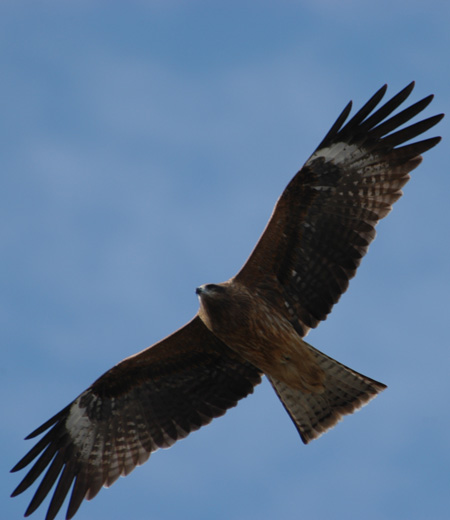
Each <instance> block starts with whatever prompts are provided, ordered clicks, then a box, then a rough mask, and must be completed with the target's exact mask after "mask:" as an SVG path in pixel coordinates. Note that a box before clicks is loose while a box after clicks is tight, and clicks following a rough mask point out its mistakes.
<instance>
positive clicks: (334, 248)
mask: <svg viewBox="0 0 450 520" xmlns="http://www.w3.org/2000/svg"><path fill="white" fill-rule="evenodd" d="M386 88H387V87H386V85H385V86H383V87H382V88H381V89H380V90H379V91H378V92H376V93H375V95H374V96H373V97H372V98H371V99H370V100H369V101H368V102H367V103H366V104H365V105H364V106H363V107H362V108H361V109H360V110H359V111H358V112H357V113H356V114H355V115H354V116H353V117H352V118H351V119H350V120H349V121H348V122H347V123H345V120H346V119H347V117H348V115H349V113H350V109H351V103H350V104H349V105H347V107H346V108H345V109H344V111H343V112H342V113H341V115H340V116H339V117H338V119H337V121H336V122H335V123H334V125H333V126H332V128H331V129H330V131H329V132H328V133H327V135H326V136H325V138H324V139H323V141H322V142H321V143H320V145H319V147H318V148H317V150H316V151H315V152H314V153H313V155H312V156H311V157H310V158H309V160H308V161H307V162H306V164H305V165H304V166H303V168H302V169H301V170H300V171H299V172H298V173H297V174H296V175H295V177H294V178H293V179H292V180H291V182H290V183H289V184H288V186H287V188H286V189H285V190H284V192H283V194H282V195H281V197H280V199H279V200H278V202H277V204H276V206H275V209H274V212H273V214H272V216H271V219H270V220H269V223H268V225H267V227H266V229H265V231H264V233H263V234H262V236H261V238H260V240H259V242H258V243H257V245H256V247H255V249H254V250H253V252H252V254H251V255H250V257H249V259H248V260H247V262H246V264H245V265H244V267H243V268H242V269H241V271H240V272H239V273H238V274H237V275H236V280H237V281H239V282H241V283H243V284H245V285H247V286H249V287H250V286H251V287H254V286H258V284H260V285H261V287H267V288H268V290H269V291H270V292H272V293H273V292H274V291H275V292H277V293H279V294H281V297H282V298H283V300H284V306H285V308H286V312H287V313H288V315H289V319H290V320H291V322H292V323H293V325H294V326H295V328H296V330H297V331H298V333H299V334H300V335H302V336H305V335H306V334H307V333H308V331H309V330H310V329H311V328H313V327H316V326H317V325H318V324H319V323H320V321H321V320H324V319H326V317H327V315H328V314H329V313H330V312H331V309H332V307H333V305H334V304H335V303H337V301H338V300H339V298H340V296H341V295H342V294H343V293H344V292H345V291H346V289H347V287H348V284H349V280H350V279H351V278H353V276H354V275H355V273H356V270H357V268H358V266H359V265H360V262H361V259H362V258H363V256H364V255H365V254H366V253H367V250H368V247H369V245H370V243H371V242H372V241H373V239H374V238H375V226H376V224H377V223H378V221H379V220H380V219H382V218H384V217H385V216H386V215H387V214H388V213H389V212H390V211H391V209H392V205H393V203H394V202H395V201H396V200H397V199H399V198H400V196H401V195H402V191H401V189H402V187H403V186H404V185H405V184H406V182H407V181H408V180H409V175H408V173H409V172H410V171H411V170H413V169H414V168H415V167H416V166H418V164H419V163H420V161H421V157H420V154H422V153H424V152H426V151H427V150H429V149H430V148H432V147H433V146H435V145H436V144H437V143H438V142H439V141H440V137H434V138H431V139H425V140H422V141H418V142H415V143H412V144H406V145H404V146H401V145H403V144H404V143H405V142H407V141H409V140H411V139H414V138H416V137H417V136H419V135H420V134H422V133H423V132H425V131H427V130H429V129H430V128H431V127H433V126H434V125H435V124H436V123H438V122H439V121H440V120H441V119H442V117H443V114H440V115H436V116H433V117H430V118H428V119H425V120H423V121H420V122H418V123H415V124H412V125H410V126H407V127H406V128H403V129H400V130H399V129H398V127H399V126H400V125H403V124H405V123H407V122H409V121H410V120H411V118H413V117H414V116H416V115H417V114H419V113H420V112H421V111H422V110H424V109H425V108H426V107H427V106H428V104H429V103H430V102H431V100H432V99H433V96H428V97H426V98H424V99H422V100H421V101H418V102H417V103H414V104H413V105H411V106H410V107H408V108H406V109H404V110H402V111H400V112H398V113H397V114H396V115H393V116H392V117H390V118H389V119H386V118H388V117H389V116H391V114H392V113H393V112H394V111H395V110H396V109H398V108H399V106H400V105H401V104H402V103H403V102H404V101H405V100H406V99H407V98H408V96H409V95H410V94H411V92H412V90H413V88H414V83H411V84H410V85H408V86H407V87H406V88H404V89H403V90H402V91H401V92H399V93H398V94H397V95H396V96H394V97H393V98H392V99H391V100H389V101H388V102H387V103H385V104H384V105H383V106H381V107H380V108H378V110H376V111H375V112H374V110H375V108H376V107H377V105H378V104H379V103H380V101H381V99H382V98H383V96H384V94H385V92H386ZM344 123H345V124H344ZM270 277H272V280H273V283H272V285H270V284H268V283H267V279H268V278H270ZM272 297H273V294H272Z"/></svg>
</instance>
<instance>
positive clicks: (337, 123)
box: [317, 101, 353, 150]
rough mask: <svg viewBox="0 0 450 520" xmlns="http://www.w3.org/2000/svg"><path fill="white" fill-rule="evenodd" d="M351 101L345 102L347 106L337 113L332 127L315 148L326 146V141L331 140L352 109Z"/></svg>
mask: <svg viewBox="0 0 450 520" xmlns="http://www.w3.org/2000/svg"><path fill="white" fill-rule="evenodd" d="M352 106H353V102H352V101H349V102H348V103H347V106H346V107H345V108H344V110H343V111H342V112H341V113H340V114H339V116H338V118H337V119H336V121H335V122H334V123H333V125H332V127H331V128H330V130H329V131H328V133H327V135H326V136H325V137H324V138H323V139H322V141H321V143H320V144H319V146H318V147H317V150H318V149H319V148H323V147H325V146H327V143H328V141H331V140H332V139H333V137H334V136H335V135H336V134H337V133H338V132H339V130H340V129H341V127H342V125H343V124H344V122H345V120H346V119H347V117H348V116H349V114H350V112H351V110H352Z"/></svg>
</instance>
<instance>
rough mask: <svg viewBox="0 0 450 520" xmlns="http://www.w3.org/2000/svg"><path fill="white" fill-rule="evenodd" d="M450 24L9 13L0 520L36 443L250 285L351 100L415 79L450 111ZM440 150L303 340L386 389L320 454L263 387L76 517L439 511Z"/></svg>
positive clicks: (101, 7) (447, 363)
mask: <svg viewBox="0 0 450 520" xmlns="http://www.w3.org/2000/svg"><path fill="white" fill-rule="evenodd" d="M36 4H39V5H36ZM449 24H450V4H447V3H445V2H442V1H433V0H431V1H427V2H425V1H411V2H408V7H407V8H406V7H405V3H404V2H400V1H389V2H387V1H385V0H380V1H378V2H365V1H358V0H347V1H346V0H342V1H341V2H334V1H331V0H306V1H303V2H294V1H277V2H249V1H245V0H244V1H243V0H241V1H240V2H233V1H231V2H227V3H226V4H225V3H221V4H219V2H206V1H204V2H203V1H195V0H192V1H190V2H181V1H171V0H165V1H162V0H161V1H147V2H145V1H140V2H139V1H134V2H133V1H130V2H96V1H90V2H88V1H84V2H83V1H79V2H54V1H43V2H39V3H37V2H31V1H28V2H25V1H24V2H21V1H14V2H13V1H6V0H5V1H4V2H2V3H1V6H0V27H1V30H0V40H1V45H0V60H1V70H2V75H1V80H0V92H1V99H2V110H1V123H0V128H1V132H2V152H1V155H0V157H1V158H0V161H1V164H2V166H1V170H2V173H3V174H2V179H1V190H0V199H1V204H0V212H1V218H0V222H1V227H0V229H1V240H0V255H1V264H2V274H1V291H0V306H1V313H0V319H1V327H0V331H1V332H0V334H1V344H2V349H3V354H4V358H3V360H4V362H3V364H2V366H1V368H0V391H1V395H2V396H3V399H2V403H1V407H2V417H3V421H2V428H1V430H0V446H1V448H0V463H1V468H2V471H1V472H0V489H1V490H2V493H1V498H0V509H1V511H2V516H3V517H4V518H8V519H14V518H20V517H21V516H22V515H23V513H24V511H25V509H26V506H27V504H28V502H29V500H30V499H31V497H32V493H30V492H28V493H26V494H25V495H21V496H20V497H19V498H16V499H14V500H12V499H9V498H8V496H9V493H10V492H11V491H12V489H13V488H14V487H15V486H16V485H17V483H18V482H19V478H20V475H17V474H16V475H10V474H9V473H8V470H9V468H11V467H12V466H13V465H14V464H15V463H16V462H17V460H18V459H19V458H20V457H21V456H22V455H23V454H24V453H25V451H26V450H28V449H29V448H30V447H31V446H32V443H31V442H24V441H23V437H24V436H25V435H26V434H28V433H29V432H30V431H31V430H33V429H34V428H35V427H36V426H38V425H39V424H41V423H42V422H44V421H45V420H46V419H47V418H49V417H50V416H51V415H53V414H54V413H55V412H57V411H58V410H60V409H61V408H62V407H63V406H65V405H66V404H67V403H68V402H70V401H71V400H72V399H73V398H74V397H75V396H76V395H78V394H79V393H80V392H81V391H82V390H84V389H85V388H86V387H87V386H89V385H90V384H91V383H92V382H93V380H94V379H96V378H97V377H98V376H99V375H100V374H102V373H103V372H104V371H106V370H107V369H108V368H110V367H111V366H112V365H114V364H115V363H116V362H118V361H119V360H121V359H122V358H124V357H126V356H128V355H130V354H133V353H134V352H137V351H138V350H141V349H143V348H145V347H146V346H148V345H150V344H152V343H154V342H155V341H157V340H158V339H161V338H162V337H164V336H166V335H167V334H169V333H170V332H172V331H173V330H175V329H176V328H178V327H179V326H181V325H182V324H183V323H185V322H186V321H188V320H189V319H190V317H191V316H193V315H194V313H195V312H196V310H197V299H196V295H195V293H194V289H195V287H196V286H197V285H199V284H201V283H206V282H219V281H223V280H225V279H227V278H229V277H230V276H232V275H233V274H235V273H236V271H237V270H238V269H239V267H240V266H241V265H242V263H243V262H244V261H245V259H246V258H247V256H248V254H249V253H250V251H251V249H252V248H253V246H254V244H255V242H256V240H257V238H258V237H259V235H260V233H261V231H262V230H263V228H264V226H265V224H266V221H267V219H268V217H269V216H270V213H271V211H272V207H273V205H274V203H275V201H276V199H277V198H278V196H279V195H280V193H281V191H282V190H283V189H284V187H285V186H286V184H287V183H288V181H289V180H290V178H291V177H292V175H293V174H294V173H295V172H296V171H297V169H298V168H299V167H300V166H301V165H302V164H303V162H304V161H305V160H306V159H307V157H308V156H309V155H310V154H311V153H312V151H313V150H314V149H315V147H316V146H317V144H318V143H319V142H320V141H321V139H322V138H323V136H324V135H325V133H326V131H327V130H328V129H329V126H330V125H331V123H332V122H333V121H334V119H335V118H336V117H337V115H338V113H339V112H340V110H341V109H342V108H343V107H344V105H345V104H346V103H347V101H348V100H349V99H353V100H354V102H355V104H356V106H359V105H360V104H361V103H363V102H365V101H366V100H367V99H368V97H369V96H370V95H372V93H373V92H374V91H375V90H376V89H378V88H379V87H380V86H381V85H382V84H383V83H385V82H387V83H388V84H389V91H388V92H389V94H394V93H396V92H397V91H398V90H400V89H401V88H402V87H404V86H405V85H406V84H407V83H409V82H410V81H411V80H413V79H414V80H416V82H417V85H416V89H415V91H414V92H413V94H412V96H411V100H412V101H416V100H418V99H420V98H422V97H424V96H425V95H428V94H429V93H434V94H435V95H436V98H435V101H434V102H433V104H432V105H431V108H429V109H427V111H426V115H433V114H435V113H439V112H449V107H450V88H449V87H450V67H449V56H448V49H449V48H450V41H449V40H450V37H449V31H448V27H449ZM433 135H442V136H443V137H444V141H443V142H442V143H441V144H440V145H439V146H438V147H437V148H435V149H433V150H432V151H430V152H428V153H427V154H426V157H425V161H424V163H423V164H422V165H421V166H420V167H419V169H418V170H416V171H415V172H413V177H412V180H411V182H410V183H409V184H408V185H407V186H406V189H405V196H404V197H403V198H402V199H401V200H400V201H399V203H397V205H396V207H395V208H394V211H393V212H392V213H391V214H390V215H389V217H388V218H387V219H386V220H385V221H383V222H382V223H381V224H380V225H379V227H378V238H377V240H376V241H375V243H374V244H373V245H372V247H371V250H370V252H369V255H368V257H367V258H366V259H365V261H364V262H363V265H362V267H361V268H360V270H359V273H358V275H357V277H356V279H355V280H353V282H352V284H351V286H350V290H349V292H348V293H347V294H346V295H345V296H344V297H343V298H342V299H341V301H340V303H339V305H337V306H336V307H335V309H334V311H333V313H332V315H331V316H330V317H329V319H328V320H327V321H326V322H325V323H323V324H321V326H320V327H319V328H318V329H317V330H315V331H312V332H311V334H310V335H309V337H308V340H309V342H310V343H312V344H313V345H314V346H316V347H317V348H319V349H321V350H324V351H325V352H326V353H327V354H329V355H331V356H333V357H335V358H336V359H338V360H339V361H341V362H343V363H345V364H347V365H349V366H351V367H352V368H354V369H356V370H358V371H361V372H363V373H365V374H367V375H368V376H371V377H373V378H375V379H378V380H380V381H383V382H384V383H386V384H388V386H389V388H388V390H387V391H386V392H384V393H383V394H382V395H381V396H380V397H379V398H377V399H376V400H375V401H373V402H371V403H370V404H369V405H368V406H367V407H365V408H364V409H363V410H362V411H361V412H358V413H357V414H355V415H353V416H351V417H347V418H346V419H345V420H344V421H343V422H342V423H340V424H339V425H338V426H337V427H336V428H335V429H333V430H332V431H330V432H329V433H327V434H326V435H324V436H323V437H321V438H320V439H319V440H318V441H315V442H313V443H312V444H311V445H309V446H307V447H305V446H303V445H302V443H301V442H300V439H299V437H298V434H297V433H296V431H295V428H294V426H293V425H292V424H291V421H290V419H289V418H288V416H287V414H286V413H285V411H284V409H283V408H282V406H281V405H280V403H279V402H278V400H277V398H276V396H275V394H274V393H273V391H272V389H271V388H270V386H269V385H268V383H267V382H266V381H265V382H264V383H263V384H262V385H260V386H259V387H257V388H256V390H255V393H254V395H252V396H250V397H249V398H247V399H245V400H243V401H242V402H241V403H240V404H239V406H238V407H237V408H235V409H233V410H232V411H230V412H229V413H228V414H227V415H226V416H225V417H223V418H220V419H218V420H215V421H214V422H213V423H212V424H211V425H209V426H208V427H206V428H204V429H202V430H200V431H199V432H196V433H194V434H193V435H192V436H190V437H188V439H186V440H184V441H181V442H180V443H178V444H176V445H175V446H174V447H173V448H171V449H170V450H161V451H159V452H156V453H155V454H153V455H152V456H151V458H150V461H149V462H148V463H147V464H145V465H144V466H143V467H141V468H138V469H137V470H135V471H134V472H133V473H132V474H131V475H130V476H128V477H127V478H126V479H120V481H119V482H118V483H116V484H115V485H114V486H113V487H112V488H111V489H110V490H103V491H102V492H101V493H100V494H99V495H98V496H97V497H96V498H95V500H93V501H92V502H90V503H84V504H83V506H82V507H81V509H80V511H79V512H78V515H77V517H76V518H77V519H79V520H93V519H99V518H102V519H103V518H108V519H110V520H118V519H123V518H133V519H134V520H141V519H152V520H172V519H179V518H180V517H183V518H196V519H199V520H203V519H210V518H215V519H216V520H222V519H223V520H225V519H227V520H228V519H233V520H234V519H235V520H243V519H251V518H259V519H260V520H268V519H273V518H283V519H285V520H291V519H297V518H300V517H304V518H315V519H317V520H321V519H334V518H336V519H338V518H339V519H341V518H346V519H359V518H365V519H366V520H375V519H380V518H382V519H396V520H398V519H409V520H414V519H423V518H433V519H435V520H439V519H444V518H447V514H448V509H449V506H450V499H449V491H450V489H449V467H450V451H449V444H448V430H449V428H450V414H449V406H448V396H449V395H450V382H449V377H448V373H449V369H450V354H449V348H448V322H449V318H450V312H449V298H448V289H449V279H450V276H449V275H450V262H449V256H450V250H449V213H450V210H449V207H450V205H449V201H448V194H449V192H450V180H449V179H450V176H449V172H448V159H447V150H448V139H449V137H448V136H449V118H447V120H444V121H443V122H441V123H440V125H439V126H438V128H437V129H436V130H432V131H431V132H429V134H428V136H430V137H431V136H433ZM46 503H47V502H46ZM64 512H65V511H64ZM44 513H45V511H44V509H42V511H41V510H38V512H37V513H35V515H34V516H33V517H34V518H36V519H39V518H44V516H45V515H44ZM58 518H63V514H62V513H60V516H59V517H58Z"/></svg>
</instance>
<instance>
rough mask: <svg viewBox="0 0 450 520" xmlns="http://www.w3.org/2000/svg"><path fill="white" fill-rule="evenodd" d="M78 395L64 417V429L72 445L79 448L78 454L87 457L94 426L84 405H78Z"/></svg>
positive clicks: (91, 444)
mask: <svg viewBox="0 0 450 520" xmlns="http://www.w3.org/2000/svg"><path fill="white" fill-rule="evenodd" d="M83 395H84V394H82V395H80V396H79V397H78V398H77V399H76V400H75V401H74V403H73V404H72V406H71V408H70V412H69V415H68V417H67V419H66V429H67V431H68V432H69V434H70V436H71V438H72V440H73V443H74V445H75V446H76V447H77V448H78V449H79V456H80V458H82V459H88V458H89V455H90V453H91V451H92V448H93V446H94V442H95V428H94V427H93V424H92V421H91V419H90V418H89V417H88V415H87V414H86V407H83V406H80V401H81V398H82V397H83Z"/></svg>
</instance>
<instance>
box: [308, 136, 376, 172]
mask: <svg viewBox="0 0 450 520" xmlns="http://www.w3.org/2000/svg"><path fill="white" fill-rule="evenodd" d="M321 158H323V159H325V161H326V162H330V163H332V164H335V165H342V164H344V163H345V165H346V166H349V165H352V166H354V167H358V166H363V165H364V164H370V163H372V161H373V159H374V157H373V156H372V155H371V154H368V153H367V150H365V149H364V148H360V147H359V146H357V145H355V144H348V143H345V142H339V143H335V144H333V145H331V146H327V147H325V148H320V149H319V150H317V151H316V152H314V153H313V154H312V155H311V157H310V158H309V159H308V162H307V163H306V165H307V166H309V165H310V164H311V163H312V162H313V161H315V160H316V159H321ZM359 161H362V163H361V165H358V164H355V163H358V162H359Z"/></svg>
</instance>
